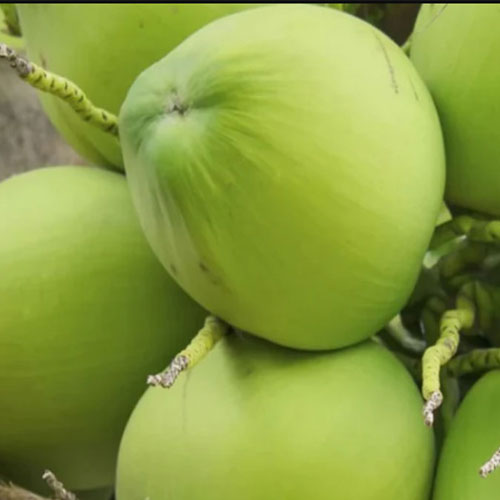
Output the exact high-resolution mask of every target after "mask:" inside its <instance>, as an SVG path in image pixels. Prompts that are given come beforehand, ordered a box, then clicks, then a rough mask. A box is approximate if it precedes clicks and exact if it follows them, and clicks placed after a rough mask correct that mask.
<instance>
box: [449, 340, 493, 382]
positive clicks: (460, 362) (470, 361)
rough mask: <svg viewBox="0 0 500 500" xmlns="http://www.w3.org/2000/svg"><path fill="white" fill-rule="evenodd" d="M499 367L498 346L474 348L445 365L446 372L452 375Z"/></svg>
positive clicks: (457, 375) (456, 375) (458, 375)
mask: <svg viewBox="0 0 500 500" xmlns="http://www.w3.org/2000/svg"><path fill="white" fill-rule="evenodd" d="M498 368H500V348H498V347H492V348H489V349H474V350H473V351H470V352H468V353H467V354H462V355H461V356H457V357H456V358H454V359H452V360H451V361H450V362H449V363H448V365H447V366H446V372H447V373H448V374H450V375H451V376H452V377H460V376H462V375H467V374H469V373H478V372H485V371H488V370H495V369H498Z"/></svg>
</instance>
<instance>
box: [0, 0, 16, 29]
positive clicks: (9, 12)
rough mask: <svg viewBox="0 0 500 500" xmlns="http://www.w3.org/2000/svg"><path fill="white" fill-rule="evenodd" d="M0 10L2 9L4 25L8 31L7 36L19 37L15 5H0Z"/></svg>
mask: <svg viewBox="0 0 500 500" xmlns="http://www.w3.org/2000/svg"><path fill="white" fill-rule="evenodd" d="M0 9H2V12H3V15H4V16H5V24H6V26H7V29H8V30H9V35H13V36H21V28H20V27H19V17H18V15H17V9H16V5H15V4H13V3H0Z"/></svg>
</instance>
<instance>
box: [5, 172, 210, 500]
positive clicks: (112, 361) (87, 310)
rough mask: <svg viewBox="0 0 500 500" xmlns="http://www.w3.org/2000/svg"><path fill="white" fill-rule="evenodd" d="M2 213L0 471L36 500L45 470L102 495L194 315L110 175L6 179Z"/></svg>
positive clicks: (122, 186)
mask: <svg viewBox="0 0 500 500" xmlns="http://www.w3.org/2000/svg"><path fill="white" fill-rule="evenodd" d="M0 214H1V217H0V276H1V279H0V366H1V370H0V472H1V473H2V474H3V475H5V476H6V478H8V479H10V480H12V481H14V482H15V483H17V484H19V485H21V486H23V487H26V488H29V489H33V490H35V491H38V492H40V493H45V490H44V487H43V486H44V485H43V482H42V479H41V476H42V473H43V472H44V470H45V469H50V470H52V471H53V472H54V473H55V474H56V475H57V476H58V478H59V479H60V480H61V481H63V482H64V484H65V486H66V487H67V488H68V489H70V490H73V491H75V490H91V489H102V488H104V487H107V486H109V485H112V484H113V480H114V475H115V463H116V457H117V452H118V444H119V440H120V436H121V434H122V432H123V429H124V427H125V424H126V421H127V419H128V417H129V414H130V412H131V411H132V409H133V407H134V405H135V404H136V402H137V400H138V399H139V397H140V395H141V394H142V392H143V391H144V389H145V387H146V377H147V375H148V374H149V373H151V372H155V371H157V370H159V369H161V368H162V367H163V366H164V364H165V363H166V361H167V360H168V359H169V358H171V357H172V356H173V355H174V354H175V353H176V352H177V351H178V350H179V349H180V348H181V347H182V346H183V345H184V344H185V343H186V342H187V341H188V339H189V338H190V337H191V336H192V334H193V332H195V331H196V330H197V329H198V328H199V326H200V325H201V324H202V321H203V318H204V311H203V310H202V309H201V308H200V307H199V306H198V305H197V304H195V303H194V302H193V301H192V300H191V299H190V298H189V297H188V296H187V295H186V294H184V293H183V292H182V290H181V289H180V288H179V287H178V286H177V285H176V284H175V282H174V281H173V280H172V279H171V278H170V277H169V276H168V274H167V273H166V272H165V271H164V270H163V268H162V266H161V265H160V263H159V262H158V261H157V259H156V258H155V256H154V254H153V253H152V251H151V250H150V248H149V246H148V244H147V242H146V240H145V238H144V236H143V234H142V232H141V230H140V226H139V223H138V221H137V218H136V215H135V213H134V209H133V206H132V202H131V199H130V194H129V192H128V188H127V184H126V181H125V179H124V177H123V176H121V175H119V174H115V173H111V172H109V171H105V170H102V169H96V168H88V167H53V168H44V169H40V170H35V171H32V172H30V173H26V174H23V175H19V176H15V177H12V178H9V179H8V180H6V181H4V182H2V183H1V184H0ZM82 496H83V495H82Z"/></svg>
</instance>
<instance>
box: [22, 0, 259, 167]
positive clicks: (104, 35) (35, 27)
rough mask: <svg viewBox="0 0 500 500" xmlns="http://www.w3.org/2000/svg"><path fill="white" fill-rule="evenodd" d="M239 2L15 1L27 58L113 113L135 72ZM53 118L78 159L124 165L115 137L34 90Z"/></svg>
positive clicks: (53, 98) (238, 6) (51, 98)
mask: <svg viewBox="0 0 500 500" xmlns="http://www.w3.org/2000/svg"><path fill="white" fill-rule="evenodd" d="M249 7H250V5H245V4H182V3H181V4H157V5H155V4H144V3H137V4H129V5H127V4H113V3H110V4H62V3H54V4H19V5H18V11H19V16H20V20H21V28H22V32H23V37H24V39H25V41H26V48H27V51H28V56H29V57H30V59H31V60H32V61H33V62H35V63H37V64H40V65H41V66H43V67H44V68H46V69H48V70H50V71H53V72H55V73H59V74H61V75H63V76H65V77H66V78H69V79H70V80H72V81H73V82H75V83H76V84H77V85H79V86H80V87H81V88H82V89H83V90H84V92H85V93H86V94H87V95H88V97H89V98H90V99H91V100H92V101H93V102H94V103H95V104H96V105H98V106H100V107H103V108H106V109H107V110H109V111H111V112H113V113H118V110H119V109H120V106H121V104H122V102H123V99H124V98H125V95H126V92H127V90H128V88H129V86H130V84H131V83H132V82H133V81H134V79H135V78H136V76H137V75H138V74H139V73H140V72H141V71H142V70H144V69H145V68H147V67H148V66H149V65H150V64H152V63H154V62H155V61H157V60H158V59H160V58H161V57H163V56H164V55H165V54H166V53H167V52H169V51H170V50H172V49H173V48H174V47H175V46H176V45H178V44H179V43H180V42H181V41H182V40H184V39H185V38H186V37H187V36H188V35H190V34H191V33H193V32H194V31H196V30H197V29H199V28H201V27H202V26H203V25H205V24H207V23H208V22H210V21H212V20H213V19H216V18H218V17H221V16H224V15H226V14H230V13H232V12H236V11H238V10H241V9H245V8H249ZM40 98H41V100H42V104H43V107H44V109H45V110H46V112H47V113H48V115H49V117H50V119H51V120H52V123H53V124H54V125H55V126H56V128H57V129H58V130H59V132H61V133H62V134H63V136H64V137H65V139H66V140H67V141H68V142H69V143H70V144H71V145H72V146H73V147H74V148H75V149H76V150H77V151H78V152H79V153H80V154H81V155H82V156H84V157H85V158H88V159H89V160H91V161H93V162H95V163H98V164H107V165H115V166H120V165H122V164H123V160H122V156H121V152H120V145H119V143H118V141H117V140H116V139H115V138H114V137H112V136H109V135H107V134H106V133H105V132H102V131H101V130H98V129H95V128H93V127H92V126H91V125H88V124H87V123H85V122H83V121H82V120H81V118H80V117H79V116H78V115H75V113H74V112H73V111H72V109H71V108H70V107H69V106H68V105H67V104H66V103H65V102H64V101H61V100H59V99H58V98H56V97H52V96H50V95H47V94H41V95H40Z"/></svg>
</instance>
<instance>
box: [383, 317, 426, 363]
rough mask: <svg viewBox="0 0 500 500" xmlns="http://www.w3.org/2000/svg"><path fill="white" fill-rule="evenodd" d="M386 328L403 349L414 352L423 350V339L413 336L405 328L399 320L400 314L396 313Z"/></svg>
mask: <svg viewBox="0 0 500 500" xmlns="http://www.w3.org/2000/svg"><path fill="white" fill-rule="evenodd" d="M386 330H387V332H388V333H389V335H390V336H391V337H392V338H393V339H394V340H395V341H396V342H397V343H398V344H399V345H400V346H401V347H403V348H404V349H406V350H408V351H411V352H413V353H415V354H420V353H422V352H424V349H425V341H424V340H423V339H419V338H417V337H414V336H413V335H412V334H411V332H410V331H408V330H407V329H406V328H405V326H404V325H403V323H402V321H401V316H399V315H398V316H396V317H395V318H393V319H392V320H391V321H390V322H389V324H388V325H387V326H386Z"/></svg>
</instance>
